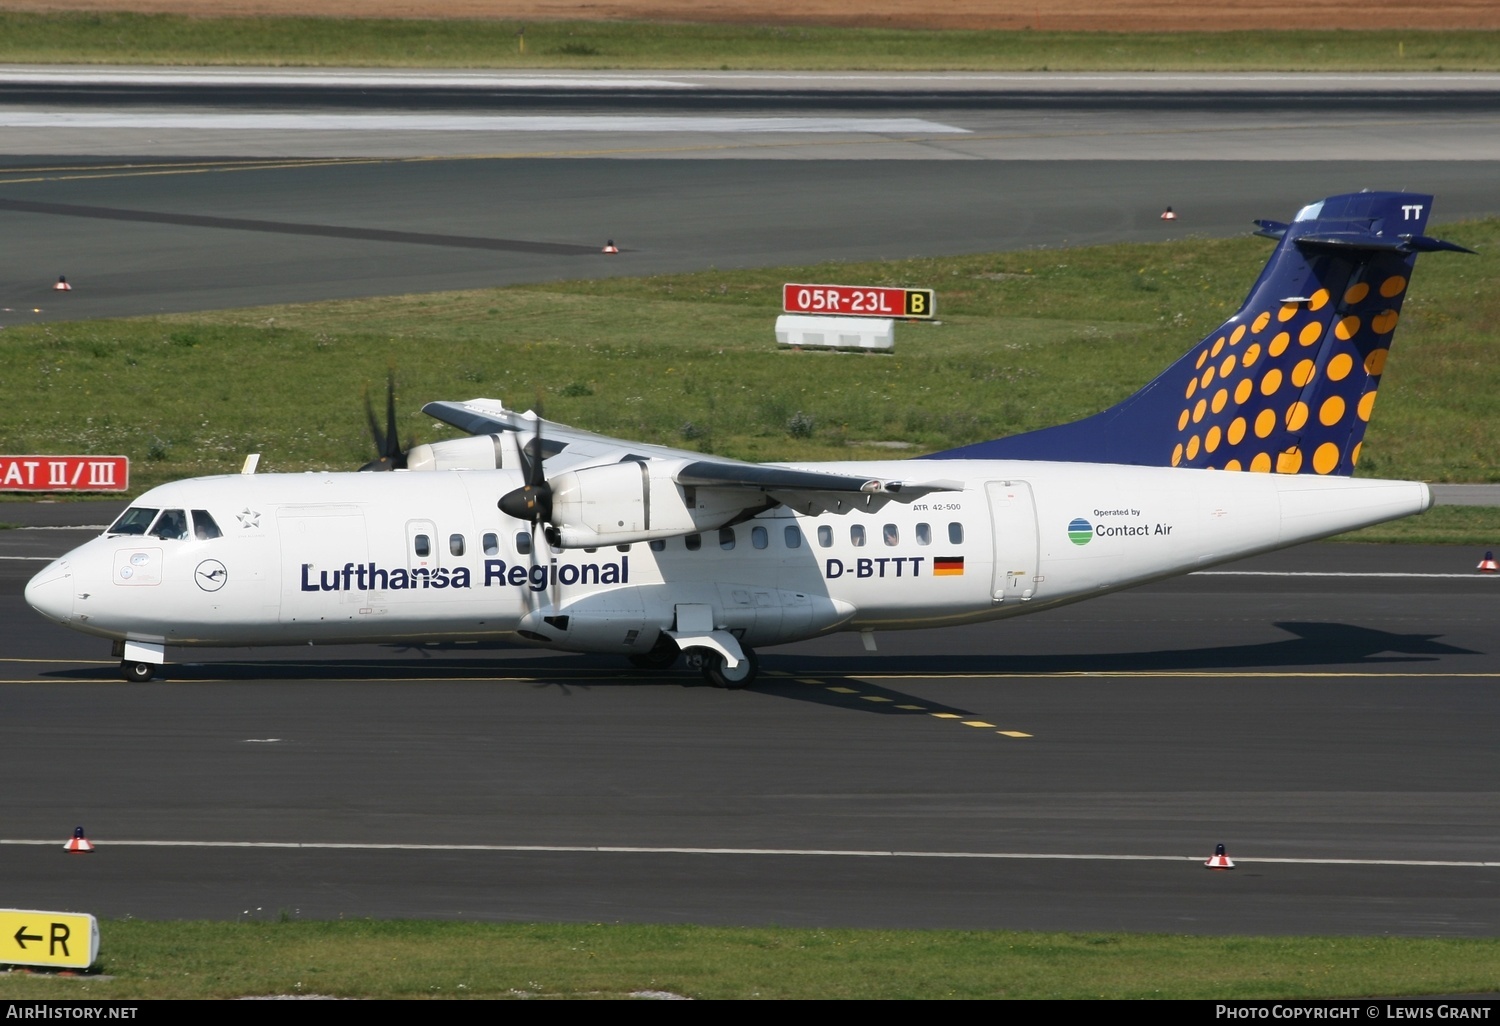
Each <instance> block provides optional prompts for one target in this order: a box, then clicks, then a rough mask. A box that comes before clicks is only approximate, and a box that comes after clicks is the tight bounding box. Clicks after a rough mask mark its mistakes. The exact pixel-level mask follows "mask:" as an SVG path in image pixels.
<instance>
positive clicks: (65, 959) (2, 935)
mask: <svg viewBox="0 0 1500 1026" xmlns="http://www.w3.org/2000/svg"><path fill="white" fill-rule="evenodd" d="M98 957H99V922H98V920H96V919H95V918H94V917H93V916H91V915H88V914H87V913H78V912H38V911H31V910H27V909H22V908H0V964H3V965H42V966H50V967H52V968H55V969H87V968H88V967H89V966H91V965H93V964H94V959H96V958H98Z"/></svg>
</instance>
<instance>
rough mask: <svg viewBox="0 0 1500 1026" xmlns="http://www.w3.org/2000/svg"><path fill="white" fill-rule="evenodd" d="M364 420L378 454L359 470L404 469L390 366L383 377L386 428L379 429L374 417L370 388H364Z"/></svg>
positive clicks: (392, 373)
mask: <svg viewBox="0 0 1500 1026" xmlns="http://www.w3.org/2000/svg"><path fill="white" fill-rule="evenodd" d="M365 420H366V421H367V422H368V423H369V425H370V437H371V438H373V439H374V441H375V451H376V452H377V453H379V455H378V456H377V457H376V458H375V459H373V460H371V461H370V462H368V463H366V464H365V465H364V466H362V467H360V468H359V469H360V470H405V469H406V451H405V450H403V449H402V448H401V437H400V434H399V431H400V427H399V425H398V424H397V423H396V370H395V368H394V367H393V368H391V369H390V370H388V371H387V372H386V378H385V423H386V429H385V430H384V431H382V430H380V422H379V421H377V420H376V419H375V407H374V405H373V404H371V402H370V389H369V388H368V387H366V388H365Z"/></svg>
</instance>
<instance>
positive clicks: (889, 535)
mask: <svg viewBox="0 0 1500 1026" xmlns="http://www.w3.org/2000/svg"><path fill="white" fill-rule="evenodd" d="M880 536H881V537H882V538H884V539H885V543H886V544H887V545H896V544H899V543H900V541H901V532H900V530H898V529H897V527H896V525H895V524H886V525H885V526H884V527H883V528H881V529H880Z"/></svg>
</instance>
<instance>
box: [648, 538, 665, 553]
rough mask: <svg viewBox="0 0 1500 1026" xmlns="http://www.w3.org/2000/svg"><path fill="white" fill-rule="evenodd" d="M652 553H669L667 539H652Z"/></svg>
mask: <svg viewBox="0 0 1500 1026" xmlns="http://www.w3.org/2000/svg"><path fill="white" fill-rule="evenodd" d="M651 551H652V552H665V551H667V540H666V539H665V538H652V539H651Z"/></svg>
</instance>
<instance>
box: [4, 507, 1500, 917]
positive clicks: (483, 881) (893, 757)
mask: <svg viewBox="0 0 1500 1026" xmlns="http://www.w3.org/2000/svg"><path fill="white" fill-rule="evenodd" d="M86 534H87V532H79V531H72V530H65V529H52V530H44V529H30V530H12V531H7V532H4V533H3V534H0V555H3V556H5V557H6V558H3V559H0V581H3V584H0V591H3V598H0V625H3V626H0V650H3V651H4V652H5V653H6V655H5V657H4V659H3V660H0V678H3V681H4V683H3V684H0V695H3V698H0V701H3V702H4V703H5V707H6V710H7V714H6V716H5V717H4V721H3V725H0V745H3V748H4V750H5V751H6V753H7V756H6V763H7V766H8V771H7V783H8V788H7V792H8V800H7V803H6V804H7V815H6V826H5V830H4V836H3V838H0V866H3V867H4V872H5V876H6V878H7V879H8V880H9V881H10V893H11V894H12V895H17V896H20V895H24V896H25V898H24V901H23V902H21V903H23V904H28V905H31V906H34V907H48V908H52V907H56V908H77V909H81V910H86V911H91V912H93V913H94V914H96V915H102V916H123V915H134V916H143V917H151V918H178V917H181V918H199V917H204V918H213V919H235V918H244V917H261V918H266V917H275V916H277V915H280V914H282V912H283V911H284V912H286V913H287V914H290V915H296V916H303V917H312V918H331V917H337V916H356V915H362V916H376V917H395V916H424V917H439V918H477V919H493V920H530V919H544V920H568V921H630V922H650V921H672V922H678V921H681V922H705V923H729V924H733V923H740V924H765V923H779V924H786V925H803V926H813V925H844V926H903V927H950V928H1019V929H1065V930H1136V931H1139V930H1146V931H1172V932H1189V933H1216V934H1217V933H1271V934H1276V933H1289V934H1290V933H1295V934H1317V933H1339V934H1343V933H1348V934H1386V933H1390V934H1410V935H1440V936H1486V935H1493V934H1494V933H1495V931H1496V930H1497V928H1500V853H1497V851H1496V845H1495V838H1496V837H1497V836H1500V788H1497V780H1496V774H1495V770H1494V767H1493V759H1492V754H1493V732H1494V727H1495V720H1496V701H1495V690H1496V685H1497V683H1500V655H1497V651H1496V648H1495V644H1494V624H1495V623H1496V622H1497V614H1500V579H1497V578H1495V577H1493V576H1483V575H1478V574H1475V573H1473V572H1472V571H1473V566H1472V559H1471V556H1472V553H1470V552H1468V551H1467V550H1463V549H1447V548H1424V547H1382V546H1359V545H1313V546H1304V547H1302V548H1300V549H1295V550H1291V551H1288V552H1285V553H1278V554H1274V555H1270V556H1265V557H1260V558H1258V559H1255V560H1250V561H1246V562H1245V563H1243V564H1236V565H1233V566H1230V567H1226V568H1223V569H1222V570H1221V571H1220V572H1217V573H1209V574H1200V575H1194V576H1191V577H1188V578H1183V579H1180V580H1178V581H1173V582H1167V583H1163V584H1158V585H1154V586H1151V587H1149V588H1144V589H1140V590H1138V591H1135V592H1130V593H1126V594H1121V595H1116V596H1109V597H1106V598H1102V599H1099V600H1095V601H1093V602H1091V603H1086V604H1082V605H1079V606H1075V607H1071V608H1068V609H1063V610H1056V611H1053V612H1049V613H1043V614H1039V615H1037V616H1036V617H1034V618H1027V619H1023V620H1018V621H1011V622H1009V623H1006V624H1003V625H985V626H976V627H968V628H958V629H951V630H947V631H922V632H911V633H900V634H896V633H892V634H883V635H881V636H880V638H879V644H880V649H881V651H880V653H879V654H877V655H869V654H867V653H865V652H864V651H863V650H862V648H861V647H860V645H859V643H858V641H857V640H856V639H854V638H853V637H852V636H837V637H833V638H828V639H823V640H820V641H815V642H807V643H802V644H798V645H792V646H786V647H784V648H779V649H774V650H767V651H765V652H764V653H763V670H764V672H765V676H764V678H763V683H762V684H761V685H759V686H757V687H756V688H754V689H753V690H751V691H747V692H728V691H720V690H716V689H713V688H710V687H707V686H706V685H704V684H703V683H702V682H701V680H700V679H699V678H697V677H696V676H694V675H691V674H688V673H686V672H676V673H668V674H661V675H651V674H642V673H640V672H636V671H629V670H626V669H624V668H623V667H622V666H620V665H618V664H616V663H615V662H614V661H613V660H610V659H605V658H595V657H581V656H560V655H553V654H549V653H543V652H538V651H536V650H532V649H526V648H520V647H516V646H512V645H509V644H506V643H504V642H497V643H496V644H495V645H493V646H476V645H471V646H424V647H415V648H411V647H407V648H394V647H379V646H365V647H357V648H350V649H333V648H327V649H321V648H320V649H290V650H289V649H268V650H233V651H178V652H173V653H170V656H171V658H172V659H173V662H172V664H171V665H170V666H169V672H168V677H167V679H166V680H165V681H161V682H156V683H152V684H148V685H127V684H124V683H118V682H116V680H115V679H114V674H115V663H114V661H113V660H111V659H110V658H109V657H108V652H107V644H106V643H105V642H102V641H97V640H92V639H86V638H81V637H79V636H76V635H73V634H71V633H69V632H66V631H64V630H62V629H61V628H56V627H53V626H51V625H48V624H46V623H44V622H43V621H41V620H40V618H38V617H36V616H35V615H34V614H32V613H30V611H29V610H26V609H25V608H24V604H23V603H22V602H21V600H20V598H19V595H20V591H21V588H22V586H23V584H24V581H25V579H26V578H27V577H28V576H29V574H30V573H31V572H34V571H35V570H36V569H38V568H39V567H40V566H41V565H42V562H41V560H42V559H44V558H45V556H46V555H47V554H48V553H50V552H57V551H61V550H62V549H64V548H65V547H67V546H68V545H70V544H72V542H73V540H74V539H76V538H77V537H79V536H80V535H86ZM17 557H21V558H17ZM79 824H82V825H85V826H86V827H87V829H88V831H89V834H90V836H91V838H92V839H93V840H94V841H95V842H96V843H97V844H98V846H99V850H98V852H97V853H96V854H95V855H93V856H90V857H88V858H79V857H75V856H69V855H66V854H64V853H63V852H62V850H61V847H62V843H63V841H64V840H65V839H66V837H67V836H69V834H70V833H71V830H72V827H73V826H75V825H79ZM1220 842H1222V843H1225V844H1226V845H1227V846H1228V849H1229V852H1230V855H1231V856H1232V857H1234V858H1235V859H1236V860H1238V862H1239V868H1238V869H1236V870H1235V871H1234V872H1233V873H1230V874H1220V873H1212V872H1209V871H1207V870H1205V869H1204V868H1203V867H1202V862H1203V860H1204V859H1205V858H1206V857H1207V856H1208V855H1209V854H1210V853H1211V852H1212V850H1213V845H1214V844H1216V843H1220ZM14 900H16V901H21V899H20V897H17V898H15V899H14Z"/></svg>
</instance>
